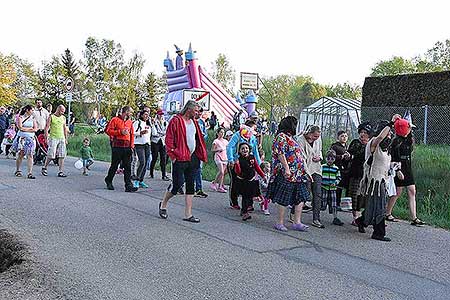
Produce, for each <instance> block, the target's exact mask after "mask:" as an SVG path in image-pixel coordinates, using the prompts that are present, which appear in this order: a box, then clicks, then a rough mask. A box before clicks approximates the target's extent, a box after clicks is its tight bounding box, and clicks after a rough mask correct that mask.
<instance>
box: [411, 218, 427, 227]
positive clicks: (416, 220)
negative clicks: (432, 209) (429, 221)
mask: <svg viewBox="0 0 450 300" xmlns="http://www.w3.org/2000/svg"><path fill="white" fill-rule="evenodd" d="M411 225H414V226H417V227H422V226H424V225H425V222H423V221H422V220H420V219H419V218H415V219H414V220H413V221H412V222H411Z"/></svg>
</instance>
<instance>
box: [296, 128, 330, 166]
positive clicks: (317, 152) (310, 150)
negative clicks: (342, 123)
mask: <svg viewBox="0 0 450 300" xmlns="http://www.w3.org/2000/svg"><path fill="white" fill-rule="evenodd" d="M295 140H296V141H297V143H298V144H299V145H300V147H301V148H302V150H303V155H304V158H305V162H306V165H305V171H306V173H307V174H309V175H313V174H319V175H322V162H321V161H320V160H319V161H318V162H314V161H313V160H312V158H313V157H314V156H319V157H320V159H321V160H322V159H323V157H322V138H319V139H317V140H315V141H314V143H313V145H312V146H311V145H310V144H309V143H308V141H307V140H306V139H305V136H304V135H303V134H300V135H297V136H296V137H295Z"/></svg>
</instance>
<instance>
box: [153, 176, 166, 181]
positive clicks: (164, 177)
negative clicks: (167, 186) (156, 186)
mask: <svg viewBox="0 0 450 300" xmlns="http://www.w3.org/2000/svg"><path fill="white" fill-rule="evenodd" d="M152 178H153V176H152ZM162 180H164V181H170V178H169V177H167V176H163V177H162Z"/></svg>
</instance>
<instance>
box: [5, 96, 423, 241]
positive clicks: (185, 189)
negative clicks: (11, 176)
mask: <svg viewBox="0 0 450 300" xmlns="http://www.w3.org/2000/svg"><path fill="white" fill-rule="evenodd" d="M64 113H65V108H64V106H63V105H59V106H58V107H57V108H56V110H55V112H54V113H51V111H50V112H49V111H47V110H46V109H45V108H43V107H42V102H41V101H40V100H37V101H36V106H35V107H34V108H33V107H32V106H31V105H27V106H25V107H23V108H22V110H21V111H20V113H19V114H18V115H17V116H15V117H14V118H15V120H14V121H12V122H11V121H10V119H11V118H8V116H7V112H6V110H5V109H4V108H0V135H1V136H0V137H1V139H2V140H3V143H4V144H5V151H6V155H10V152H11V151H12V152H13V153H15V154H16V155H17V158H16V171H15V176H18V177H20V176H22V171H21V164H22V161H23V160H24V159H25V157H26V158H27V175H26V176H27V178H29V179H34V178H35V177H34V175H33V172H32V168H33V157H34V156H35V153H36V139H35V135H36V134H43V136H44V138H45V140H46V141H48V150H47V157H46V160H45V161H43V166H42V169H41V174H42V175H43V176H47V175H48V174H47V167H48V164H49V163H50V161H52V160H54V159H57V164H58V167H59V171H58V174H57V176H58V177H66V174H65V173H64V157H65V156H66V144H67V142H68V137H67V134H68V132H69V130H68V129H67V127H66V120H65V117H64ZM202 115H203V110H202V108H201V106H200V105H199V104H198V103H197V102H195V101H188V102H187V103H186V104H185V106H184V108H183V109H182V110H181V112H180V113H179V114H176V115H174V116H172V117H171V118H170V120H169V121H168V122H167V121H166V119H165V118H164V114H163V112H162V111H161V110H158V111H157V112H156V114H154V115H153V116H152V115H151V111H150V108H148V107H144V108H143V109H142V110H140V111H139V112H138V113H137V114H136V115H135V114H134V111H133V109H132V108H131V107H129V106H125V107H123V108H122V109H121V112H120V114H118V116H116V117H114V118H112V119H111V120H110V121H109V123H108V124H107V126H106V127H105V133H106V134H107V135H108V136H109V137H110V144H111V165H110V168H109V170H108V174H107V176H106V177H105V183H106V187H107V189H109V190H114V189H115V188H114V186H113V178H114V176H115V175H116V174H117V173H120V170H123V171H122V172H123V175H124V176H123V178H124V186H125V191H126V192H136V191H137V190H138V189H139V188H149V184H148V183H146V182H145V174H146V172H147V170H148V171H149V177H151V178H154V175H155V172H154V170H155V166H156V163H157V160H158V159H159V160H160V170H161V176H162V177H161V178H162V180H165V181H167V182H168V188H167V191H166V192H165V193H164V195H163V196H162V201H161V202H160V203H159V215H160V217H161V218H163V219H167V218H168V215H169V214H168V204H169V201H170V199H172V198H173V197H174V196H176V195H178V194H184V197H185V216H184V218H183V220H185V221H188V222H194V223H198V222H200V219H199V218H197V217H195V216H194V215H193V213H192V205H193V197H194V196H196V197H207V196H208V195H207V194H206V193H205V192H204V191H203V187H202V166H203V163H205V162H206V161H207V157H208V155H207V152H208V149H206V142H205V141H206V140H207V138H208V133H207V128H209V129H210V130H213V131H214V132H215V135H216V137H215V139H214V141H212V146H211V149H210V150H211V151H212V152H213V154H214V155H213V160H214V163H215V165H216V166H217V175H216V177H215V179H214V180H213V181H212V183H211V185H210V189H211V191H212V192H218V193H224V194H225V193H228V197H229V205H230V208H232V209H235V210H239V211H240V215H241V217H242V220H243V221H248V220H250V219H251V218H252V212H253V211H254V210H255V202H256V203H258V204H259V206H260V208H261V211H262V213H263V214H264V215H269V214H270V206H271V205H269V203H272V206H275V207H276V209H277V211H278V214H277V220H276V224H274V228H275V229H276V230H279V231H288V230H289V228H290V230H297V231H306V230H307V229H308V227H309V226H308V225H307V224H304V223H303V222H302V214H303V213H305V212H307V211H312V217H313V220H312V223H311V224H310V225H311V226H314V227H317V228H325V224H323V222H322V220H321V214H322V213H323V212H324V211H326V210H328V213H330V214H332V216H333V221H332V224H333V225H336V226H342V225H343V224H344V222H343V221H342V220H341V219H340V218H339V212H340V211H341V209H340V202H341V199H342V198H343V197H344V196H347V197H350V198H351V200H352V214H353V221H352V225H354V226H356V227H357V228H358V231H359V232H361V233H364V232H365V230H366V229H365V228H366V227H367V226H369V225H372V226H373V228H374V230H373V234H372V238H373V239H376V240H381V241H389V240H390V239H389V238H388V237H387V236H386V224H385V222H386V221H388V222H397V221H398V220H397V218H395V217H394V216H393V215H392V210H393V207H394V205H395V203H396V200H397V199H398V197H399V196H400V195H401V193H402V191H403V189H404V188H406V191H407V194H408V200H409V208H410V217H411V224H412V225H415V226H422V225H424V222H423V221H421V220H420V219H419V218H418V217H417V214H416V199H415V193H416V190H415V182H414V176H413V172H412V164H411V154H412V151H413V145H414V139H413V135H412V128H413V126H414V125H413V124H411V122H409V121H408V120H405V119H403V118H401V116H400V115H394V116H393V117H392V119H391V120H390V121H379V122H377V123H376V124H373V123H368V122H366V123H362V124H360V125H359V127H358V135H359V136H358V138H356V139H354V140H352V141H351V142H350V143H349V145H348V134H347V132H346V131H344V130H341V131H338V133H337V140H336V142H335V143H333V144H332V145H331V147H330V149H323V144H322V139H321V128H320V127H319V126H316V125H309V126H307V127H306V128H305V130H303V131H302V132H297V127H298V126H297V125H298V121H297V119H296V118H295V117H293V116H288V117H285V118H283V119H282V120H281V121H280V122H279V124H278V125H277V126H274V128H276V132H274V135H273V142H272V149H271V151H272V161H271V162H267V161H264V159H265V154H264V151H263V150H262V133H261V127H259V128H258V124H259V123H258V115H257V114H253V115H250V116H249V118H248V119H246V120H245V122H244V123H243V124H241V125H240V126H239V127H238V128H231V129H234V131H233V130H227V129H225V128H224V127H223V126H221V125H223V124H219V121H218V119H217V117H216V116H215V115H214V114H213V113H211V116H210V117H209V119H206V120H205V119H204V118H203V117H202ZM323 154H325V155H323ZM80 156H81V159H82V168H83V174H84V175H88V170H89V169H90V167H91V165H92V164H93V163H94V160H93V158H94V157H93V153H92V149H91V148H90V140H89V139H88V138H85V139H84V140H83V145H82V146H81V150H80ZM169 160H170V161H171V164H172V168H171V170H172V171H171V172H172V178H171V179H170V178H169V176H168V174H167V172H166V165H167V163H168V162H169ZM323 162H324V163H323ZM227 175H228V176H229V177H230V185H229V189H227V186H226V185H225V178H226V176H227ZM239 198H241V202H240V203H239ZM286 211H287V213H286ZM361 211H362V212H361ZM286 214H288V216H287V217H285V215H286ZM286 220H288V222H290V223H292V225H291V226H290V227H289V228H288V227H287V226H286Z"/></svg>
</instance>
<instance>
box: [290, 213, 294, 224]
mask: <svg viewBox="0 0 450 300" xmlns="http://www.w3.org/2000/svg"><path fill="white" fill-rule="evenodd" d="M294 219H295V214H292V213H289V223H294Z"/></svg>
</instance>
